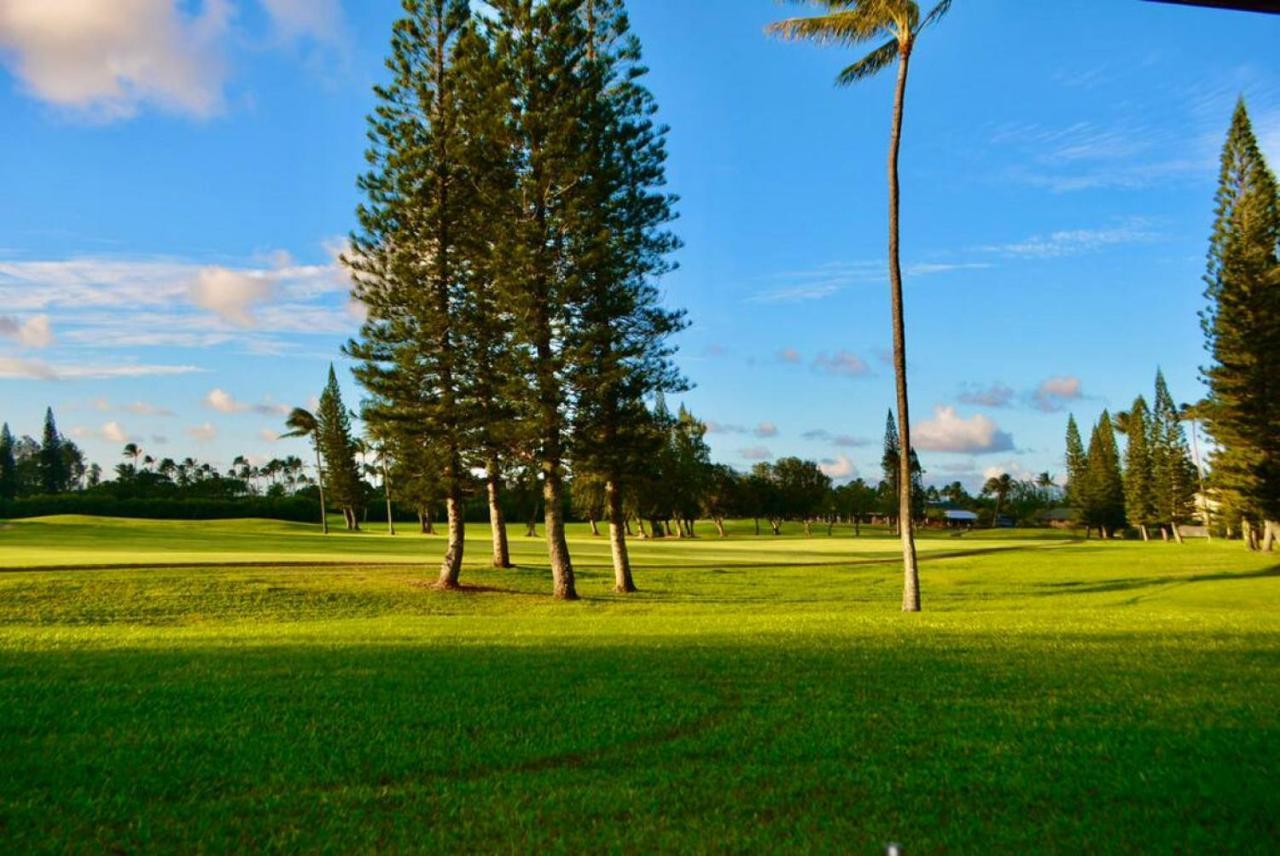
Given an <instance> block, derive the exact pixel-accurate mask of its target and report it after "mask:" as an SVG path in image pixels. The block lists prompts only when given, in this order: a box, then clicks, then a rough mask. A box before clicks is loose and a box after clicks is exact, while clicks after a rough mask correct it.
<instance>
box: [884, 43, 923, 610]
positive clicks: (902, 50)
mask: <svg viewBox="0 0 1280 856" xmlns="http://www.w3.org/2000/svg"><path fill="white" fill-rule="evenodd" d="M910 61H911V43H910V42H909V41H908V42H906V43H905V44H902V45H900V46H899V48H898V86H897V89H896V91H895V93H894V99H893V132H892V136H891V138H890V142H889V288H890V291H891V298H892V303H893V374H894V380H895V382H896V383H895V385H896V387H897V397H898V433H899V435H900V437H901V442H902V452H901V454H899V455H898V517H899V523H898V531H899V534H900V536H901V538H902V569H903V582H902V609H903V611H904V612H919V611H920V567H919V564H918V562H917V560H916V542H915V537H914V536H915V533H914V532H913V531H912V530H913V528H914V525H913V522H912V519H911V414H910V409H909V408H908V406H907V337H906V325H905V322H904V320H903V309H902V261H901V259H900V258H899V239H898V229H899V213H900V208H901V189H900V187H899V181H898V154H899V150H900V149H901V146H902V110H903V105H904V103H905V101H906V96H907V70H908V66H909V64H910Z"/></svg>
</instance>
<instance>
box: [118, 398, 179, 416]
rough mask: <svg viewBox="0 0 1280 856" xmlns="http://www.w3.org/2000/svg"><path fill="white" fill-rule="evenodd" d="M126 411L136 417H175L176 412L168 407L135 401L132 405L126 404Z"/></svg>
mask: <svg viewBox="0 0 1280 856" xmlns="http://www.w3.org/2000/svg"><path fill="white" fill-rule="evenodd" d="M124 409H125V410H127V411H128V412H129V413H132V414H134V415H136V416H173V415H174V412H173V411H172V410H170V409H169V408H167V407H161V406H159V405H156V404H149V403H147V402H145V401H135V402H133V403H132V404H126V405H125V406H124Z"/></svg>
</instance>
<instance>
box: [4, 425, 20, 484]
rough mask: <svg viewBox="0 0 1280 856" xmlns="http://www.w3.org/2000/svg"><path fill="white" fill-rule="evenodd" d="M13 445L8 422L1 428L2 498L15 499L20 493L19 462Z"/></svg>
mask: <svg viewBox="0 0 1280 856" xmlns="http://www.w3.org/2000/svg"><path fill="white" fill-rule="evenodd" d="M13 446H14V442H13V434H12V433H10V431H9V423H8V422H6V423H4V427H2V428H0V499H13V498H14V497H15V496H17V495H18V462H17V460H16V459H15V458H14V455H13Z"/></svg>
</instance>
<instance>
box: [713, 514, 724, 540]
mask: <svg viewBox="0 0 1280 856" xmlns="http://www.w3.org/2000/svg"><path fill="white" fill-rule="evenodd" d="M713 520H714V522H715V524H716V532H719V533H720V537H721V538H723V537H725V533H724V518H723V517H716V518H713Z"/></svg>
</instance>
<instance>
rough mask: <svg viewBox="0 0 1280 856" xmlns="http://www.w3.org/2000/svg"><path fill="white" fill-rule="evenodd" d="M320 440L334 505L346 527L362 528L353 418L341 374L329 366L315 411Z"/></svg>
mask: <svg viewBox="0 0 1280 856" xmlns="http://www.w3.org/2000/svg"><path fill="white" fill-rule="evenodd" d="M316 423H317V440H318V445H319V447H320V453H321V455H323V456H324V464H325V471H326V472H325V477H326V478H327V480H328V485H329V490H330V495H331V497H332V499H333V502H334V504H335V505H337V506H338V507H339V508H341V509H342V516H343V517H344V518H345V519H346V523H347V528H348V529H351V530H356V529H359V528H360V522H359V516H358V513H357V512H358V509H359V508H360V507H361V506H362V505H363V503H364V483H363V481H362V480H361V477H360V468H359V465H358V464H357V463H356V445H355V440H354V439H353V437H352V434H351V416H350V414H349V413H348V412H347V408H346V407H345V406H344V405H343V403H342V390H341V389H340V388H339V387H338V375H337V374H336V373H335V372H334V370H333V366H329V381H328V383H326V384H325V387H324V392H322V393H321V394H320V406H319V408H317V410H316Z"/></svg>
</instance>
